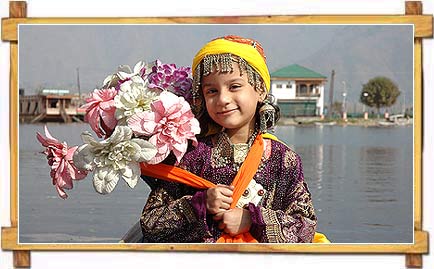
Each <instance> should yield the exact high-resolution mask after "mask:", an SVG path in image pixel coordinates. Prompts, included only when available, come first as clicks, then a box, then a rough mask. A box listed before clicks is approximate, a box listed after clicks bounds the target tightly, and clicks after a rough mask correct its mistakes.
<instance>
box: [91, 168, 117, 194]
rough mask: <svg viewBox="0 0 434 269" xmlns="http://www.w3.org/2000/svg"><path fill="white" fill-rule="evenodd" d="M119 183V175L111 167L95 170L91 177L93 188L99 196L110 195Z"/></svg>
mask: <svg viewBox="0 0 434 269" xmlns="http://www.w3.org/2000/svg"><path fill="white" fill-rule="evenodd" d="M118 181H119V174H118V172H117V171H113V169H111V167H102V168H96V169H95V173H94V175H93V187H94V188H95V190H96V192H98V193H100V194H108V193H111V192H112V191H113V190H114V188H115V187H116V185H117V183H118Z"/></svg>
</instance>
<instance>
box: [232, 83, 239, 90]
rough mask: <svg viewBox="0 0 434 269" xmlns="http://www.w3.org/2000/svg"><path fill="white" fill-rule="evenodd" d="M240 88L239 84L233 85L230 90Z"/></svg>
mask: <svg viewBox="0 0 434 269" xmlns="http://www.w3.org/2000/svg"><path fill="white" fill-rule="evenodd" d="M240 87H241V85H240V84H233V85H231V89H238V88H240Z"/></svg>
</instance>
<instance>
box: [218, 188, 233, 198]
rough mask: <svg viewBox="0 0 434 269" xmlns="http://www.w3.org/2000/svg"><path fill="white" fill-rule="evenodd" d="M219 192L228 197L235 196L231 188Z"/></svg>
mask: <svg viewBox="0 0 434 269" xmlns="http://www.w3.org/2000/svg"><path fill="white" fill-rule="evenodd" d="M219 191H220V193H221V194H222V195H224V196H226V197H232V195H233V194H234V192H233V190H231V189H229V188H226V187H224V188H219Z"/></svg>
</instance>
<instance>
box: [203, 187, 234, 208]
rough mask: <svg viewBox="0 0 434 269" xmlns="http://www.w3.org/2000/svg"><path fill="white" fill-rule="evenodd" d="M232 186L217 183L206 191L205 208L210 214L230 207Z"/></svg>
mask: <svg viewBox="0 0 434 269" xmlns="http://www.w3.org/2000/svg"><path fill="white" fill-rule="evenodd" d="M233 190H234V187H233V186H227V185H221V184H219V185H217V186H216V187H215V188H209V189H208V190H207V191H206V210H207V211H208V212H209V213H210V214H213V215H214V214H217V213H219V212H222V211H226V210H228V209H230V205H231V203H232V200H233V199H232V194H233Z"/></svg>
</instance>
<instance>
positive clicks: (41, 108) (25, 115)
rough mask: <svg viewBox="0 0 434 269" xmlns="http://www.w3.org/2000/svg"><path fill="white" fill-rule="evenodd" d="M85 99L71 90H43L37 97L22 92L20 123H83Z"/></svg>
mask: <svg viewBox="0 0 434 269" xmlns="http://www.w3.org/2000/svg"><path fill="white" fill-rule="evenodd" d="M84 99H85V98H84V97H83V96H80V95H79V94H71V93H70V92H69V90H63V89H43V90H41V91H40V92H39V93H38V94H36V95H24V91H21V90H20V98H19V114H20V115H19V116H20V122H28V123H36V122H47V121H59V122H65V123H70V122H72V121H78V122H80V121H82V120H83V118H84V114H85V111H84V110H83V109H80V106H81V105H82V104H83V103H84Z"/></svg>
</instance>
